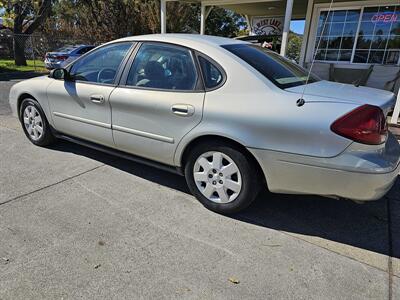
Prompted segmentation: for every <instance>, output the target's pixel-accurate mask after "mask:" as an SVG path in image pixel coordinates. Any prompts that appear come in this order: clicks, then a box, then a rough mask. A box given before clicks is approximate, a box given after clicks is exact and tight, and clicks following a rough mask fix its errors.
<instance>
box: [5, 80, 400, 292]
mask: <svg viewBox="0 0 400 300" xmlns="http://www.w3.org/2000/svg"><path fill="white" fill-rule="evenodd" d="M11 84H12V82H10V81H8V82H0V237H1V239H0V299H21V298H28V299H76V298H84V299H95V298H96V299H97V298H107V299H108V298H116V299H124V298H126V299H133V298H135V299H136V298H139V299H140V298H142V299H144V298H160V299H161V298H168V299H169V298H189V299H210V298H213V299H214V298H217V299H227V298H229V299H253V298H254V299H269V298H296V299H297V298H300V299H338V298H339V299H400V217H399V215H400V183H399V181H398V182H397V184H396V186H395V187H394V189H393V190H392V191H391V193H390V194H389V195H388V196H387V197H386V198H385V199H381V200H380V201H377V202H372V203H367V204H364V205H358V204H355V203H352V202H349V201H337V200H331V199H325V198H321V197H311V196H289V195H271V194H268V193H266V192H264V193H263V194H261V195H260V197H259V198H258V199H257V200H256V202H255V203H254V205H253V206H252V207H250V208H249V209H248V210H247V211H245V212H243V213H241V214H238V215H235V216H232V217H225V216H221V215H217V214H215V213H212V212H210V211H208V210H206V209H204V208H203V207H202V206H201V205H200V204H199V203H198V202H197V200H196V199H194V197H192V196H191V195H190V194H189V193H188V190H187V187H186V185H185V181H184V179H183V178H182V177H179V176H176V175H173V174H169V173H166V172H163V171H160V170H156V169H153V168H150V167H146V166H143V165H140V164H135V163H132V162H130V161H126V160H122V159H119V158H115V157H112V156H109V155H106V154H103V153H100V152H97V151H94V150H90V149H86V148H84V147H81V146H78V145H74V144H70V143H66V142H60V143H58V144H57V145H56V146H54V147H52V148H49V149H45V148H39V147H35V146H33V145H32V144H30V143H29V142H28V140H27V139H26V138H25V136H24V135H23V132H22V130H21V129H20V125H19V123H18V121H17V120H16V119H14V118H13V117H11V116H10V115H9V107H8V105H7V103H6V99H7V98H5V97H6V96H5V95H6V94H7V89H8V88H9V87H10V86H11ZM229 278H231V279H232V280H231V281H236V280H238V281H239V283H238V284H235V283H232V282H231V281H229Z"/></svg>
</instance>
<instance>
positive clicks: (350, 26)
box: [315, 9, 361, 62]
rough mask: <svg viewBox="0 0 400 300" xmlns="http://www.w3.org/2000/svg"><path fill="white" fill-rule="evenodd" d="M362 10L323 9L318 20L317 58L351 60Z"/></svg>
mask: <svg viewBox="0 0 400 300" xmlns="http://www.w3.org/2000/svg"><path fill="white" fill-rule="evenodd" d="M360 12H361V10H357V9H355V10H335V11H331V12H328V11H323V12H321V14H320V18H319V22H318V33H317V42H316V46H315V47H316V50H317V48H318V51H317V54H316V59H317V60H325V61H348V62H349V61H350V60H351V51H352V50H353V46H354V42H355V37H356V33H357V27H358V21H359V19H360Z"/></svg>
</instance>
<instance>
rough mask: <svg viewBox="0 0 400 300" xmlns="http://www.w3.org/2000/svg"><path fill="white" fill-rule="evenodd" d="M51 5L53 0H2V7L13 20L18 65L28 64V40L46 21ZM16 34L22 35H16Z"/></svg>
mask: <svg viewBox="0 0 400 300" xmlns="http://www.w3.org/2000/svg"><path fill="white" fill-rule="evenodd" d="M51 5H52V1H51V0H36V1H35V0H0V8H3V9H4V8H5V10H6V16H7V17H9V18H11V19H12V20H13V33H14V59H15V64H16V65H17V66H26V57H25V45H26V40H27V39H28V37H29V36H30V35H31V34H32V33H33V32H34V31H35V30H36V29H38V28H39V26H40V25H42V24H43V23H44V21H45V20H46V18H47V17H48V15H49V13H50V11H51ZM16 34H18V35H20V36H17V37H15V35H16Z"/></svg>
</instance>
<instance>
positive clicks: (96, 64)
mask: <svg viewBox="0 0 400 300" xmlns="http://www.w3.org/2000/svg"><path fill="white" fill-rule="evenodd" d="M131 45H132V43H131V42H129V43H115V44H110V45H107V46H104V47H101V48H99V49H97V50H95V51H94V52H92V53H89V54H88V55H87V56H85V57H83V58H81V59H79V60H78V61H76V63H74V64H73V65H72V68H71V69H70V74H71V76H72V78H74V79H75V80H80V81H87V82H96V83H106V84H113V83H114V81H115V77H116V75H117V71H118V68H119V66H120V64H121V62H122V60H123V59H124V57H125V55H126V54H127V53H128V51H129V48H130V47H131Z"/></svg>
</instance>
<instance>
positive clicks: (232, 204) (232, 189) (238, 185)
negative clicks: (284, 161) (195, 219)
mask: <svg viewBox="0 0 400 300" xmlns="http://www.w3.org/2000/svg"><path fill="white" fill-rule="evenodd" d="M256 170H257V168H256V166H254V163H253V162H252V160H251V159H249V158H248V156H247V155H245V154H244V153H242V152H241V151H239V150H237V149H236V148H234V147H230V146H228V145H224V144H220V143H212V144H210V143H208V144H201V145H199V146H196V147H195V149H194V150H193V151H192V153H191V154H190V155H189V158H188V160H187V163H186V166H185V177H186V181H187V183H188V186H189V188H190V190H191V192H192V193H193V194H194V195H195V196H196V198H197V199H198V200H199V201H200V202H201V203H202V204H203V205H204V206H205V207H207V208H208V209H210V210H213V211H215V212H218V213H222V214H231V213H236V212H238V211H240V210H243V209H245V208H246V207H247V206H249V205H250V204H251V203H252V202H253V200H254V199H255V197H256V196H257V194H258V191H259V187H260V185H259V178H258V172H257V171H256Z"/></svg>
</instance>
